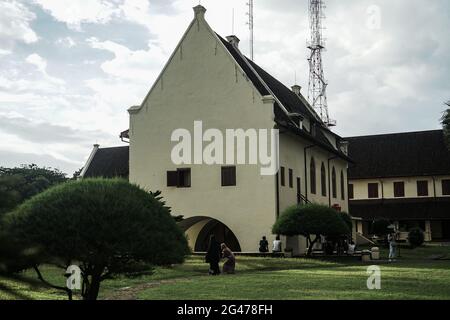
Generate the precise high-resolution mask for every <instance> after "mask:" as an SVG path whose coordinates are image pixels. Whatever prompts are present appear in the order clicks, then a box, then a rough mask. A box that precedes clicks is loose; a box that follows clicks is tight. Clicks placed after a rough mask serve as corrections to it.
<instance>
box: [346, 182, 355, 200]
mask: <svg viewBox="0 0 450 320" xmlns="http://www.w3.org/2000/svg"><path fill="white" fill-rule="evenodd" d="M347 188H348V199H349V200H351V199H355V185H354V184H353V183H349V184H348V187H347Z"/></svg>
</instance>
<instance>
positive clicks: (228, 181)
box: [222, 167, 236, 187]
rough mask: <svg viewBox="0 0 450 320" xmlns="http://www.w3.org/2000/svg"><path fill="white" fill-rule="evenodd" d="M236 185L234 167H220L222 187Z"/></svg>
mask: <svg viewBox="0 0 450 320" xmlns="http://www.w3.org/2000/svg"><path fill="white" fill-rule="evenodd" d="M235 185H236V167H222V187H230V186H235Z"/></svg>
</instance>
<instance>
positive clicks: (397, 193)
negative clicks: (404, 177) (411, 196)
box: [393, 181, 405, 198]
mask: <svg viewBox="0 0 450 320" xmlns="http://www.w3.org/2000/svg"><path fill="white" fill-rule="evenodd" d="M393 186H394V198H404V197H405V181H394V183H393ZM399 188H400V189H399Z"/></svg>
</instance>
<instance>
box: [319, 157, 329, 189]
mask: <svg viewBox="0 0 450 320" xmlns="http://www.w3.org/2000/svg"><path fill="white" fill-rule="evenodd" d="M320 188H321V194H322V197H326V196H327V172H326V170H325V164H324V163H323V162H322V165H321V166H320Z"/></svg>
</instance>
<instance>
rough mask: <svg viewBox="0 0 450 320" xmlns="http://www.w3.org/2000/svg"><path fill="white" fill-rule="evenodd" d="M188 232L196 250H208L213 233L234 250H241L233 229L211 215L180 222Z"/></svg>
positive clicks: (219, 240) (182, 227) (190, 241)
mask: <svg viewBox="0 0 450 320" xmlns="http://www.w3.org/2000/svg"><path fill="white" fill-rule="evenodd" d="M178 225H179V226H180V227H181V229H182V230H183V231H184V232H185V233H186V235H187V237H188V240H189V245H190V247H191V249H193V250H194V251H195V252H205V251H207V250H208V244H209V238H210V236H211V235H212V234H214V235H215V237H216V239H217V241H218V242H220V243H225V244H226V245H227V246H228V247H229V248H230V249H231V250H232V251H234V252H240V251H241V246H240V244H239V241H238V239H237V237H236V236H235V235H234V233H233V231H231V229H230V228H228V227H227V226H226V225H225V224H224V223H222V222H220V221H219V220H217V219H213V218H210V217H192V218H187V219H185V220H183V221H181V222H179V223H178Z"/></svg>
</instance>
